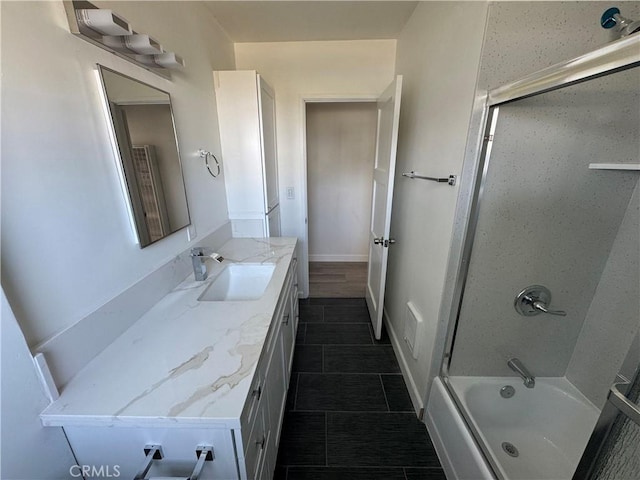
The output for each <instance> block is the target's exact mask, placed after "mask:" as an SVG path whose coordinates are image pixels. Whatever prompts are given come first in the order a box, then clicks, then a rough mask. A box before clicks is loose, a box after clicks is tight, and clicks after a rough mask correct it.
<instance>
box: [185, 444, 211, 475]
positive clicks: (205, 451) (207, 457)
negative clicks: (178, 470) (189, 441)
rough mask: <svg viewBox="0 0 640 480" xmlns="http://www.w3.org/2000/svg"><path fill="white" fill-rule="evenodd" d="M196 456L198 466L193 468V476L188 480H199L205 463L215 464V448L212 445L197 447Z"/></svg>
mask: <svg viewBox="0 0 640 480" xmlns="http://www.w3.org/2000/svg"><path fill="white" fill-rule="evenodd" d="M196 455H197V456H198V461H197V462H196V466H195V467H193V472H191V475H189V478H188V479H187V480H198V478H200V474H201V473H202V469H203V468H204V462H213V459H214V456H213V447H212V446H210V445H198V446H197V447H196Z"/></svg>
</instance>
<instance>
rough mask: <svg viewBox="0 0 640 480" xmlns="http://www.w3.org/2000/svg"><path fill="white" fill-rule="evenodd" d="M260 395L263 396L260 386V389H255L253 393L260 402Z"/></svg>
mask: <svg viewBox="0 0 640 480" xmlns="http://www.w3.org/2000/svg"><path fill="white" fill-rule="evenodd" d="M260 395H262V387H261V386H260V385H258V388H254V389H253V392H251V396H252V397H257V398H258V400H260Z"/></svg>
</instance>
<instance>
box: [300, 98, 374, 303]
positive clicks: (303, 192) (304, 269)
mask: <svg viewBox="0 0 640 480" xmlns="http://www.w3.org/2000/svg"><path fill="white" fill-rule="evenodd" d="M377 100H378V95H335V94H326V95H317V94H307V95H304V94H303V95H301V96H300V101H299V105H300V112H301V113H300V115H301V118H302V122H301V128H302V136H301V138H302V156H301V158H302V168H301V169H300V175H301V178H300V185H301V189H300V199H301V200H302V209H301V214H300V218H299V221H300V225H302V228H301V229H300V231H301V233H302V235H301V236H300V239H301V242H300V243H301V245H300V250H299V254H300V261H299V262H298V268H299V272H300V278H299V281H300V287H301V288H300V297H301V298H307V297H308V296H309V221H308V219H309V198H308V195H307V193H308V185H307V165H308V159H307V104H308V103H375V102H377Z"/></svg>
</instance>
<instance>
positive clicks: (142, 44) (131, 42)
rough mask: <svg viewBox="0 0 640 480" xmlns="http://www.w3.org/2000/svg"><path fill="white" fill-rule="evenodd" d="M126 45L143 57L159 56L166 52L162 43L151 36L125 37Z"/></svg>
mask: <svg viewBox="0 0 640 480" xmlns="http://www.w3.org/2000/svg"><path fill="white" fill-rule="evenodd" d="M124 43H125V45H126V46H127V48H128V49H129V50H131V51H133V52H136V53H141V54H142V55H158V54H160V53H162V52H164V50H163V49H162V45H160V42H158V41H157V40H156V39H154V38H151V37H150V36H149V35H144V34H139V33H136V34H134V35H127V36H126V37H124Z"/></svg>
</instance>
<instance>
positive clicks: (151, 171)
mask: <svg viewBox="0 0 640 480" xmlns="http://www.w3.org/2000/svg"><path fill="white" fill-rule="evenodd" d="M98 68H99V70H100V77H101V78H102V85H103V88H104V92H105V97H106V99H107V102H108V104H109V111H110V113H111V119H112V122H113V128H114V131H115V132H114V133H115V138H116V141H117V144H118V150H119V153H120V160H121V164H122V170H123V172H124V177H125V181H126V184H127V190H128V192H129V200H130V204H131V210H132V212H133V217H134V220H135V225H136V231H137V234H138V240H139V242H140V248H144V247H146V246H147V245H150V244H152V243H153V242H156V241H158V240H160V239H162V238H164V237H166V236H167V235H170V234H171V233H173V232H176V231H178V230H180V229H181V228H184V227H186V226H187V225H189V224H190V223H191V220H190V218H189V207H188V205H187V196H186V192H185V187H184V179H183V176H182V165H181V163H180V154H179V150H178V139H177V137H176V131H175V125H174V121H173V111H172V109H171V98H170V96H169V94H168V93H167V92H164V91H162V90H159V89H157V88H155V87H152V86H150V85H147V84H144V83H142V82H139V81H138V80H134V79H133V78H130V77H127V76H125V75H122V74H120V73H117V72H114V71H113V70H110V69H108V68H106V67H103V66H102V65H98Z"/></svg>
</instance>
